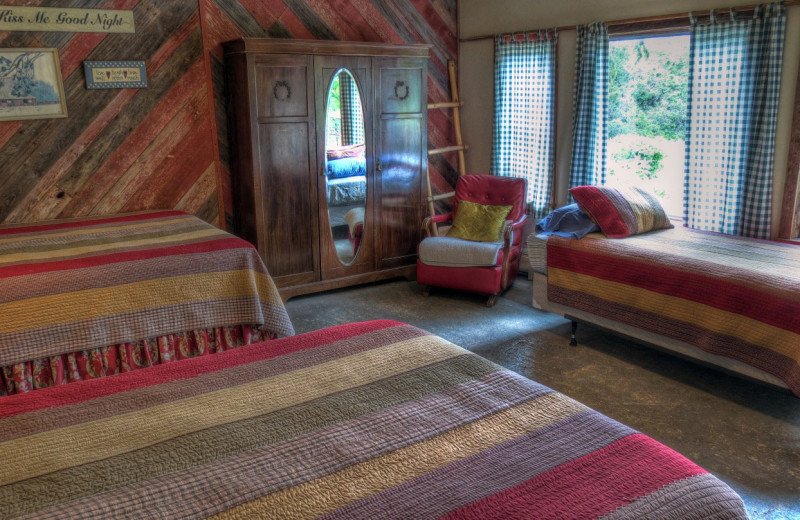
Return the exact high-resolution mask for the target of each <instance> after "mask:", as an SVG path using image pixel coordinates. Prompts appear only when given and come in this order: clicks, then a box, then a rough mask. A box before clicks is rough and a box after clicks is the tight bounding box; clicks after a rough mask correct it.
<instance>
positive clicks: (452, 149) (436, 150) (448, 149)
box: [428, 144, 469, 155]
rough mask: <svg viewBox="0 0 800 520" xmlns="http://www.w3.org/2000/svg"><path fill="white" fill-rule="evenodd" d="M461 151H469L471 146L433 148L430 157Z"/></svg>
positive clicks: (429, 152) (459, 145)
mask: <svg viewBox="0 0 800 520" xmlns="http://www.w3.org/2000/svg"><path fill="white" fill-rule="evenodd" d="M461 150H469V146H468V145H466V144H458V145H455V146H445V147H444V148H433V149H431V150H428V155H437V154H440V153H447V152H459V151H461Z"/></svg>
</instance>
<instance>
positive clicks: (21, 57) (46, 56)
mask: <svg viewBox="0 0 800 520" xmlns="http://www.w3.org/2000/svg"><path fill="white" fill-rule="evenodd" d="M58 117H67V101H66V97H65V95H64V83H63V81H62V79H61V66H60V65H59V61H58V49H39V48H21V49H0V121H16V120H21V119H50V118H58Z"/></svg>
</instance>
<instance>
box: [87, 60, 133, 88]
mask: <svg viewBox="0 0 800 520" xmlns="http://www.w3.org/2000/svg"><path fill="white" fill-rule="evenodd" d="M83 71H84V72H85V73H86V88H88V89H98V88H145V87H147V70H146V69H145V63H144V62H143V61H84V62H83Z"/></svg>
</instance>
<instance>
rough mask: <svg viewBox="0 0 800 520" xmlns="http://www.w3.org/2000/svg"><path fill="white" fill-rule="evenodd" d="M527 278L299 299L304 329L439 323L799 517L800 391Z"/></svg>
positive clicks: (769, 508)
mask: <svg viewBox="0 0 800 520" xmlns="http://www.w3.org/2000/svg"><path fill="white" fill-rule="evenodd" d="M530 295H531V285H530V282H529V281H527V280H525V279H524V278H519V279H518V280H517V282H516V283H515V285H514V287H513V288H512V289H510V290H509V291H507V292H506V293H505V294H504V295H503V296H502V297H501V298H500V299H499V300H498V302H497V304H496V305H495V306H494V307H492V308H487V307H485V305H484V303H485V299H484V298H483V297H481V296H478V295H472V294H467V293H461V292H457V291H449V290H445V289H438V290H436V289H435V290H434V292H433V294H432V295H431V296H430V297H427V298H426V297H424V296H423V295H422V289H421V287H420V286H419V285H417V284H416V283H415V282H408V281H392V282H385V283H379V284H374V285H367V286H361V287H357V288H351V289H343V290H339V291H332V292H328V293H321V294H317V295H308V296H301V297H297V298H294V299H292V300H290V301H289V302H288V303H287V304H286V307H287V309H288V311H289V316H290V317H291V319H292V322H293V323H294V326H295V329H296V330H297V332H298V333H302V332H308V331H312V330H316V329H320V328H323V327H329V326H332V325H339V324H343V323H351V322H354V321H365V320H371V319H382V318H387V319H394V320H398V321H403V322H406V323H410V324H412V325H415V326H417V327H420V328H423V329H426V330H428V331H431V332H433V333H435V334H438V335H439V336H442V337H444V338H446V339H448V340H450V341H452V342H453V343H455V344H457V345H460V346H462V347H464V348H466V349H469V350H471V351H472V352H475V353H476V354H479V355H481V356H483V357H485V358H488V359H490V360H492V361H494V362H496V363H498V364H500V365H503V366H505V367H507V368H509V369H511V370H514V371H516V372H518V373H520V374H523V375H525V376H527V377H530V378H531V379H534V380H536V381H538V382H540V383H542V384H545V385H547V386H549V387H551V388H553V389H555V390H558V391H559V392H562V393H564V394H567V395H569V396H571V397H573V398H575V399H577V400H578V401H581V402H583V403H585V404H586V405H588V406H591V407H592V408H594V409H596V410H598V411H600V412H602V413H604V414H606V415H608V416H610V417H613V418H614V419H617V420H619V421H621V422H623V423H625V424H627V425H629V426H631V427H633V428H636V429H637V430H639V431H642V432H644V433H646V434H647V435H650V436H651V437H653V438H655V439H657V440H659V441H660V442H662V443H664V444H666V445H667V446H670V447H672V448H673V449H675V450H677V451H678V452H680V453H683V454H684V455H686V456H687V457H689V458H690V459H692V460H693V461H694V462H696V463H697V464H699V465H700V466H702V467H703V468H705V469H707V470H708V471H710V472H711V473H714V474H715V475H717V476H718V477H719V478H721V479H722V480H724V481H725V482H726V483H728V484H729V485H730V486H731V487H732V488H734V489H735V490H736V491H737V492H738V493H739V494H740V495H741V496H742V498H743V499H744V501H745V504H746V505H747V508H748V512H749V513H750V516H751V518H753V519H759V520H761V519H769V520H776V519H788V518H798V519H800V399H798V398H796V397H793V396H791V395H789V394H788V393H781V392H779V391H776V390H773V389H771V388H767V387H764V386H761V385H758V384H755V383H752V382H750V381H745V380H743V379H740V378H736V377H734V376H730V375H727V374H724V373H721V372H718V371H716V370H713V369H710V368H706V367H703V366H700V365H697V364H694V363H691V362H688V361H685V360H683V359H679V358H677V357H674V356H670V355H666V354H664V353H662V352H659V351H658V350H655V349H653V348H647V347H644V346H641V345H639V344H637V343H634V342H631V341H627V340H623V339H620V338H619V337H616V336H614V335H612V334H610V333H607V332H604V331H602V330H600V329H597V328H594V327H591V326H589V325H581V326H580V327H579V329H578V341H579V345H578V346H577V347H569V346H568V344H567V338H568V335H569V322H568V321H566V320H564V319H563V318H561V317H559V316H556V315H554V314H550V313H546V312H542V311H538V310H536V309H534V308H533V307H532V306H531V304H530V299H531V296H530Z"/></svg>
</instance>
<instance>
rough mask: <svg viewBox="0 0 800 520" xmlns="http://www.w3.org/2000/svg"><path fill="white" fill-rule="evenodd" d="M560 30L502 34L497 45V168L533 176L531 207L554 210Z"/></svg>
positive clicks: (506, 174)
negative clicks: (554, 136)
mask: <svg viewBox="0 0 800 520" xmlns="http://www.w3.org/2000/svg"><path fill="white" fill-rule="evenodd" d="M557 37H558V35H557V33H556V31H555V30H541V31H531V32H527V33H518V34H500V35H497V36H496V37H495V44H494V137H493V142H492V145H493V149H492V173H493V174H494V175H500V176H504V177H521V178H525V179H527V180H528V193H527V198H526V201H527V206H526V207H527V212H528V214H530V215H533V216H534V217H535V218H539V217H543V216H544V215H546V214H547V213H549V212H550V210H551V204H550V200H551V192H552V185H553V170H554V166H553V165H554V152H553V148H554V147H553V141H554V139H553V128H554V123H555V106H554V102H555V85H556V81H555V78H556V39H557Z"/></svg>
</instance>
